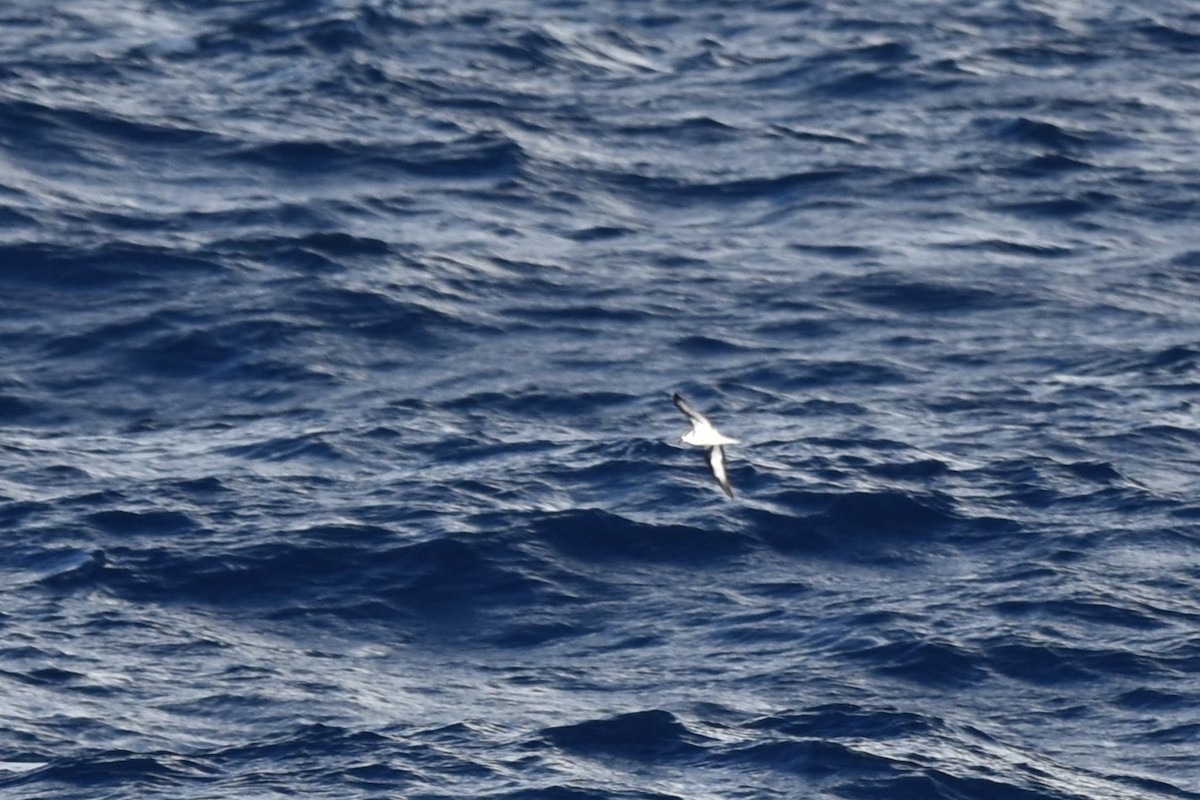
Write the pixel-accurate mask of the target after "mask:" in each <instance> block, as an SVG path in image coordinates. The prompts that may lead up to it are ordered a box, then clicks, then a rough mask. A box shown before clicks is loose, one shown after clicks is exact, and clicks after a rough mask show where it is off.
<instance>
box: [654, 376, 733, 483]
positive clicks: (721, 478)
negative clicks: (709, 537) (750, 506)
mask: <svg viewBox="0 0 1200 800" xmlns="http://www.w3.org/2000/svg"><path fill="white" fill-rule="evenodd" d="M671 402H673V403H674V404H675V407H676V408H678V409H679V410H680V411H682V412H683V413H684V415H685V416H686V417H687V418H688V419H690V420H691V421H692V429H691V430H690V431H688V432H687V433H685V434H684V435H683V436H681V437H680V438H681V439H682V440H683V441H684V442H686V443H687V444H691V445H695V446H696V447H703V448H704V449H705V452H706V453H707V454H708V466H709V467H710V468H711V469H712V474H713V477H714V478H716V479H717V483H719V484H721V488H722V489H723V490H724V491H725V494H727V495H729V498H730V499H733V487H732V486H730V485H729V476H728V475H727V474H726V473H725V448H724V446H723V445H727V444H737V443H738V440H737V439H731V438H729V437H728V436H726V435H725V434H723V433H721V432H720V431H719V430H717V429H716V428H714V427H713V424H712V423H711V422H709V421H708V417H706V416H704V415H703V414H701V413H700V412H699V411H697V410H696V409H695V408H693V407H692V404H691V403H689V402H688V401H687V400H684V399H683V395H681V394H680V393H679V392H675V394H673V395H671Z"/></svg>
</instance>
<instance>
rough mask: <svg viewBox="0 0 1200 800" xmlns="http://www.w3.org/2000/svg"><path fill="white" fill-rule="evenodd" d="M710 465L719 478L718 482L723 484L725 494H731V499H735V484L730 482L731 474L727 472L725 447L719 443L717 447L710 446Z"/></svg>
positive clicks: (714, 474)
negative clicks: (732, 484)
mask: <svg viewBox="0 0 1200 800" xmlns="http://www.w3.org/2000/svg"><path fill="white" fill-rule="evenodd" d="M708 466H709V467H711V468H712V474H713V477H715V478H716V479H717V483H719V484H721V488H722V489H723V490H724V491H725V494H727V495H729V499H730V500H732V499H733V486H731V485H730V483H729V475H728V474H727V473H726V472H725V448H724V447H721V446H720V445H717V446H716V447H710V448H708Z"/></svg>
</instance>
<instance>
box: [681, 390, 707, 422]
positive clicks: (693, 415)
mask: <svg viewBox="0 0 1200 800" xmlns="http://www.w3.org/2000/svg"><path fill="white" fill-rule="evenodd" d="M671 402H672V403H674V404H675V407H676V408H678V409H679V410H680V411H682V412H683V413H684V416H686V417H687V418H688V419H690V420H691V421H692V424H693V425H707V426H708V427H710V428H711V427H712V423H711V422H709V421H708V417H706V416H704V415H703V414H701V413H700V412H699V411H697V410H696V409H695V408H694V407H693V406H692V404H691V403H689V402H688V401H687V400H684V399H683V395H681V394H680V393H679V392H675V394H673V395H671Z"/></svg>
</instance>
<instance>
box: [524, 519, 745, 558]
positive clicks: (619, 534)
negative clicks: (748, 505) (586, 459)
mask: <svg viewBox="0 0 1200 800" xmlns="http://www.w3.org/2000/svg"><path fill="white" fill-rule="evenodd" d="M529 530H530V532H531V533H532V534H533V536H534V537H535V538H536V539H538V540H539V541H542V542H545V543H546V544H548V545H550V546H551V547H552V548H554V549H555V550H556V551H558V552H559V553H561V554H563V555H565V556H569V557H571V558H576V559H580V560H584V561H603V560H632V561H652V562H676V563H681V564H695V563H698V562H707V561H721V560H724V559H728V558H732V557H734V556H737V555H739V554H741V553H744V552H746V551H748V550H749V549H750V542H749V541H748V540H747V539H746V537H745V536H743V535H741V534H738V533H735V532H731V531H727V530H720V529H706V528H696V527H692V526H689V525H654V524H651V523H646V522H636V521H634V520H631V519H626V518H625V517H622V516H619V515H617V514H611V513H609V512H607V511H602V510H600V509H584V510H573V511H564V512H561V513H555V514H547V515H544V516H541V517H539V518H538V519H536V520H534V521H533V522H532V523H531V524H530V526H529Z"/></svg>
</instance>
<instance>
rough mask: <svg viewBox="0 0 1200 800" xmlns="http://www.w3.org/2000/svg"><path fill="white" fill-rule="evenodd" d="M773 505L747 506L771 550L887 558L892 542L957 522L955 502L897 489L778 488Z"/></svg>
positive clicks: (920, 537)
mask: <svg viewBox="0 0 1200 800" xmlns="http://www.w3.org/2000/svg"><path fill="white" fill-rule="evenodd" d="M766 499H768V500H769V501H770V502H771V503H772V504H773V505H775V506H776V508H777V510H767V509H766V508H762V507H759V508H752V509H747V511H746V514H745V516H746V517H747V518H748V519H749V520H750V522H751V527H750V530H751V531H752V532H753V533H754V534H756V535H757V536H758V537H759V538H761V539H762V540H763V541H764V542H766V543H767V544H768V545H769V546H771V547H772V548H774V549H776V550H781V551H784V552H790V551H829V552H837V553H841V554H869V555H871V556H873V557H885V558H890V557H891V554H890V550H891V549H892V548H893V547H895V548H899V549H907V548H908V547H910V546H911V545H913V544H914V543H919V542H923V541H927V540H933V539H937V538H941V537H942V536H944V535H945V534H946V533H947V531H949V530H951V529H952V528H954V527H955V526H956V525H958V524H959V523H960V522H961V515H960V514H959V513H958V511H957V510H956V509H955V506H954V502H953V501H952V500H951V499H950V498H949V497H946V496H945V495H941V494H936V493H926V494H916V493H909V492H905V491H901V490H898V489H881V490H877V491H871V492H868V491H856V492H844V493H833V492H816V491H805V490H796V489H790V490H783V491H780V492H776V493H774V494H773V495H770V496H768V497H767V498H766Z"/></svg>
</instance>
